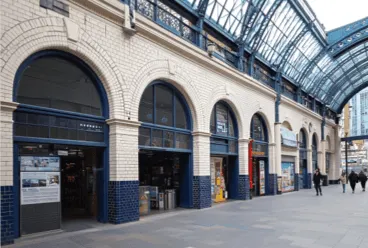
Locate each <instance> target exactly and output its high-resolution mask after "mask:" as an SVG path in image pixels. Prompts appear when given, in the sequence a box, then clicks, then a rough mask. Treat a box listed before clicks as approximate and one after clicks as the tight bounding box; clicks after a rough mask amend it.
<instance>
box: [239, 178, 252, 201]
mask: <svg viewBox="0 0 368 248" xmlns="http://www.w3.org/2000/svg"><path fill="white" fill-rule="evenodd" d="M238 198H239V200H249V199H250V191H249V176H248V175H239V196H238Z"/></svg>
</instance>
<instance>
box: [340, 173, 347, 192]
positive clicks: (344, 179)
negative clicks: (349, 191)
mask: <svg viewBox="0 0 368 248" xmlns="http://www.w3.org/2000/svg"><path fill="white" fill-rule="evenodd" d="M340 181H341V184H342V193H345V190H346V173H345V171H343V172H342V173H341V176H340Z"/></svg>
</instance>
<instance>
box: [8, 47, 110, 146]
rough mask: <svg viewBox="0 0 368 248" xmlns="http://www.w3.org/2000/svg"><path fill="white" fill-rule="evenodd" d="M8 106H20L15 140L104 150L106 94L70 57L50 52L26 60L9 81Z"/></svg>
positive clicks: (77, 62)
mask: <svg viewBox="0 0 368 248" xmlns="http://www.w3.org/2000/svg"><path fill="white" fill-rule="evenodd" d="M14 101H16V102H19V103H20V105H19V106H18V108H17V110H16V112H15V115H14V122H15V123H14V136H15V140H16V141H19V140H21V141H27V142H28V141H29V142H36V141H37V142H46V143H50V142H54V141H52V140H50V139H55V140H56V141H55V142H54V143H57V142H59V141H58V140H69V141H70V142H71V143H73V142H76V141H77V142H100V144H94V145H101V146H103V145H106V143H105V142H106V140H107V132H105V127H106V124H105V120H106V118H108V103H107V99H106V92H105V91H104V89H103V86H102V85H101V83H100V82H99V80H98V78H97V76H96V75H95V73H94V72H93V71H92V70H91V69H90V68H89V67H88V66H87V65H86V64H85V63H84V62H83V61H81V60H79V59H78V58H77V57H75V56H73V55H71V54H68V53H64V52H61V51H54V50H50V51H42V52H39V53H36V54H34V55H32V56H30V57H29V58H28V59H26V60H25V61H24V62H23V63H22V65H21V66H20V68H19V69H18V72H17V74H16V77H15V89H14ZM30 138H32V140H30ZM35 138H37V140H36V139H35ZM41 139H42V140H41ZM46 139H48V140H46ZM63 142H65V141H63ZM70 142H69V143H70ZM71 143H70V144H71ZM102 143H104V144H102ZM78 144H81V143H78Z"/></svg>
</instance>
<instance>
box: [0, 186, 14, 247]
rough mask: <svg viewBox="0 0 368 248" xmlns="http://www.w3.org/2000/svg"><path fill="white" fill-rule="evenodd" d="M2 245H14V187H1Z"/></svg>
mask: <svg viewBox="0 0 368 248" xmlns="http://www.w3.org/2000/svg"><path fill="white" fill-rule="evenodd" d="M0 190H1V245H9V244H13V243H14V231H15V230H14V228H15V227H14V214H15V213H14V187H13V186H1V189H0Z"/></svg>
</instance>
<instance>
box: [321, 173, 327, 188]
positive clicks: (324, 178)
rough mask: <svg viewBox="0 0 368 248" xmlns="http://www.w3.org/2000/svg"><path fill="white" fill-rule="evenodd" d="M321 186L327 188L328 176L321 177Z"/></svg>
mask: <svg viewBox="0 0 368 248" xmlns="http://www.w3.org/2000/svg"><path fill="white" fill-rule="evenodd" d="M322 186H328V176H327V175H324V176H323V181H322Z"/></svg>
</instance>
